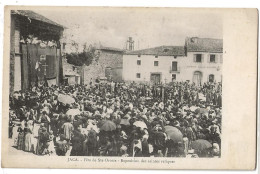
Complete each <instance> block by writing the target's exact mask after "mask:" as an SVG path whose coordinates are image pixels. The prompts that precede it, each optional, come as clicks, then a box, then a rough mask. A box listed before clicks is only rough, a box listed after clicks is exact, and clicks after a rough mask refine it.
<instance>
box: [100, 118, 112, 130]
mask: <svg viewBox="0 0 260 174" xmlns="http://www.w3.org/2000/svg"><path fill="white" fill-rule="evenodd" d="M100 130H103V131H113V130H116V124H115V123H114V122H112V121H110V120H106V121H105V122H104V123H103V124H102V125H101V127H100Z"/></svg>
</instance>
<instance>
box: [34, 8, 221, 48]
mask: <svg viewBox="0 0 260 174" xmlns="http://www.w3.org/2000/svg"><path fill="white" fill-rule="evenodd" d="M35 12H37V13H40V14H42V15H44V16H46V17H47V18H49V19H51V20H53V21H55V22H57V23H59V24H62V25H64V26H66V27H67V28H68V29H66V31H65V33H64V36H66V37H67V38H69V39H73V40H75V41H76V42H78V43H80V44H83V43H87V44H88V45H89V44H94V43H101V44H102V45H103V46H108V47H116V48H124V47H125V43H126V40H127V38H128V37H129V36H131V37H133V39H134V41H135V49H138V47H139V49H143V48H148V47H155V46H161V45H176V46H178V45H184V42H185V38H186V37H192V36H197V37H204V38H209V37H210V38H219V39H222V28H223V24H222V17H221V14H219V12H218V13H216V12H214V10H210V9H208V10H201V9H200V10H199V9H197V10H187V9H175V8H164V9H163V8H153V9H151V8H139V9H136V8H132V9H130V8H85V9H83V8H79V9H77V10H72V9H71V8H67V9H66V10H65V11H64V10H55V11H54V10H53V9H50V10H35Z"/></svg>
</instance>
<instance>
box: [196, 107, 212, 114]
mask: <svg viewBox="0 0 260 174" xmlns="http://www.w3.org/2000/svg"><path fill="white" fill-rule="evenodd" d="M195 112H196V113H197V114H204V113H208V112H209V111H208V110H207V109H205V108H198V109H196V110H195Z"/></svg>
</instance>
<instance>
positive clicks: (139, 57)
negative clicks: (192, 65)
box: [123, 46, 185, 83]
mask: <svg viewBox="0 0 260 174" xmlns="http://www.w3.org/2000/svg"><path fill="white" fill-rule="evenodd" d="M184 56H185V51H184V47H183V46H160V47H155V48H149V49H144V50H137V51H132V52H126V53H125V54H124V56H123V79H124V80H125V81H137V82H138V81H139V82H142V81H148V82H152V83H158V82H163V83H165V82H171V81H172V80H180V79H179V77H177V76H176V75H174V74H179V72H180V67H179V61H180V60H181V59H182V58H183V57H184Z"/></svg>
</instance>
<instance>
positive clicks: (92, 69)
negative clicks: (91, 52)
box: [84, 50, 123, 84]
mask: <svg viewBox="0 0 260 174" xmlns="http://www.w3.org/2000/svg"><path fill="white" fill-rule="evenodd" d="M98 52H99V53H98V54H99V56H98V58H97V59H96V60H95V61H93V62H92V64H91V65H89V66H85V67H84V84H89V82H90V81H91V79H92V81H94V80H95V79H96V78H98V77H105V71H106V68H108V67H110V68H111V69H112V70H113V69H115V71H113V73H112V74H111V76H112V77H111V78H112V79H116V80H118V79H120V77H122V71H118V69H120V68H122V67H123V52H119V51H108V50H98ZM120 73H121V74H120ZM113 76H114V78H113Z"/></svg>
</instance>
